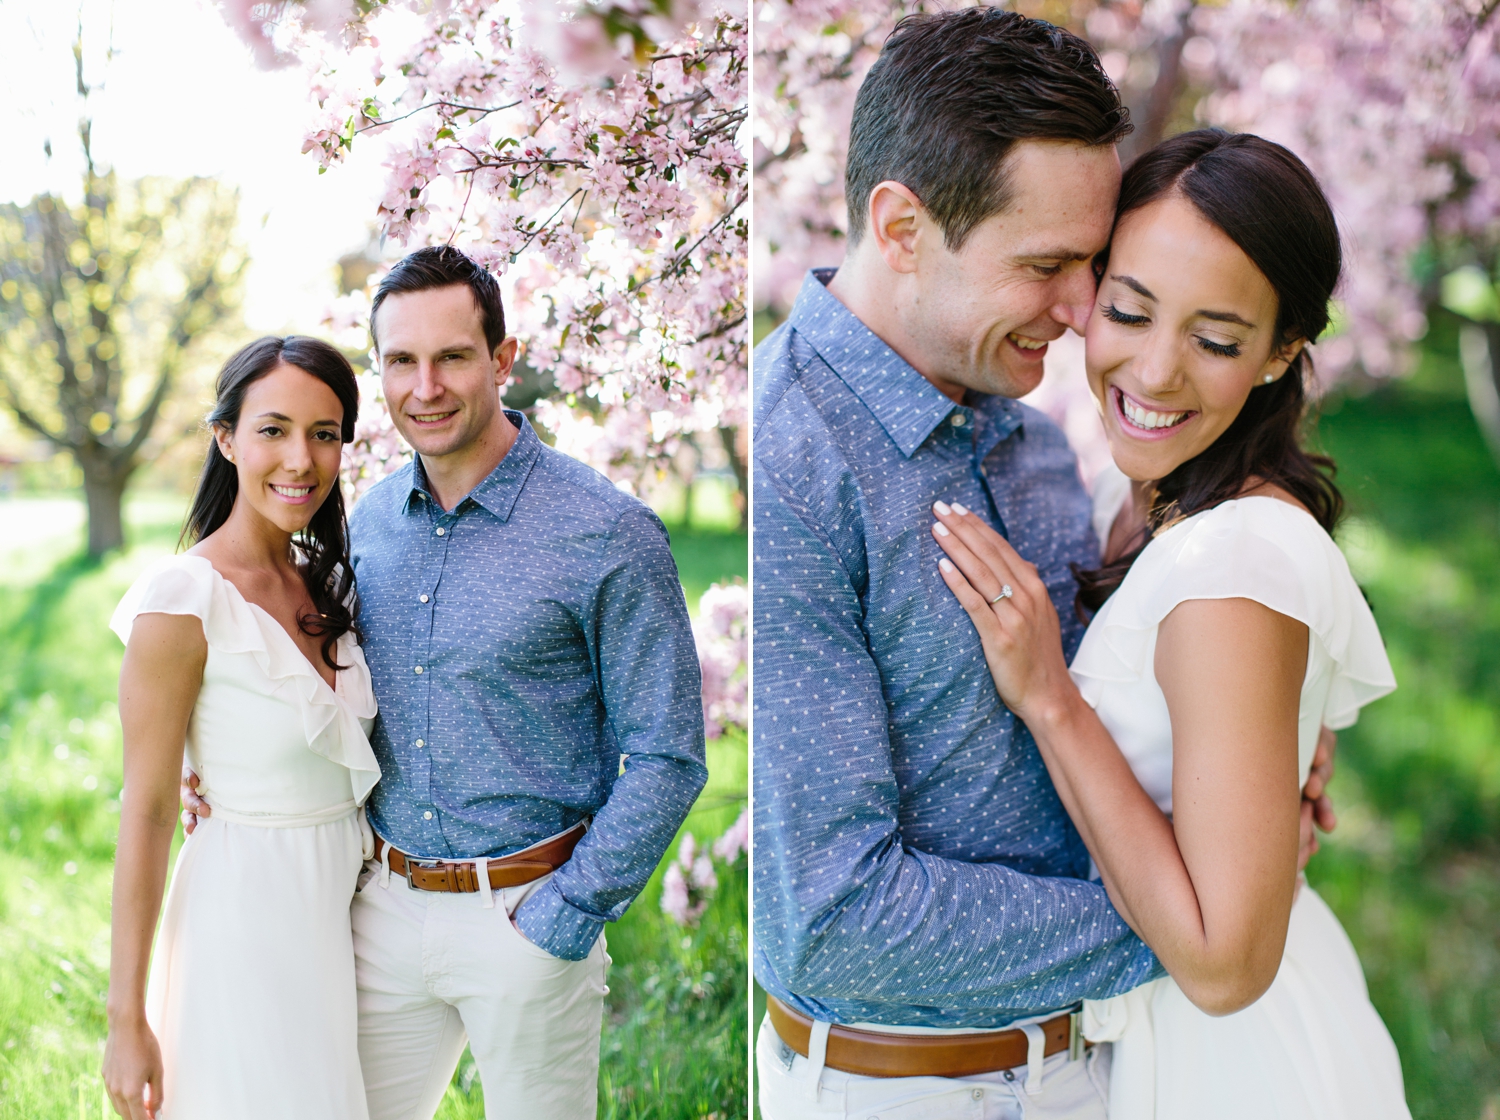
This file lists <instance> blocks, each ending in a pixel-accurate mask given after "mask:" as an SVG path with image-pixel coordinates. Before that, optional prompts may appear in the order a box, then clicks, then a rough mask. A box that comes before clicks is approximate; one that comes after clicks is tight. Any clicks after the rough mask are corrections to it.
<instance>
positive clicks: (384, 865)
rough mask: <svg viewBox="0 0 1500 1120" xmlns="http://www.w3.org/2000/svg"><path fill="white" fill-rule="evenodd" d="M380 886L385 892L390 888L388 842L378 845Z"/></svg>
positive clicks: (389, 848)
mask: <svg viewBox="0 0 1500 1120" xmlns="http://www.w3.org/2000/svg"><path fill="white" fill-rule="evenodd" d="M380 885H381V887H382V888H383V889H385V890H389V889H390V886H391V845H390V844H389V843H388V842H386V843H382V844H381V845H380Z"/></svg>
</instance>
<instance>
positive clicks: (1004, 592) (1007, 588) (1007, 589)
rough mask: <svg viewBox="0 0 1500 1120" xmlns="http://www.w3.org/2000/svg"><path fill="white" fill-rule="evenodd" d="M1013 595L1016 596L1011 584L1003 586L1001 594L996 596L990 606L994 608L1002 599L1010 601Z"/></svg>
mask: <svg viewBox="0 0 1500 1120" xmlns="http://www.w3.org/2000/svg"><path fill="white" fill-rule="evenodd" d="M1013 594H1015V592H1013V591H1011V589H1010V584H1008V583H1007V584H1003V585H1001V588H1000V594H998V595H996V596H995V597H994V598H993V599H991V600H990V606H992V607H993V606H994V605H995V604H996V603H998V602H999V601H1000V600H1001V599H1009V598H1010V597H1011V596H1012V595H1013Z"/></svg>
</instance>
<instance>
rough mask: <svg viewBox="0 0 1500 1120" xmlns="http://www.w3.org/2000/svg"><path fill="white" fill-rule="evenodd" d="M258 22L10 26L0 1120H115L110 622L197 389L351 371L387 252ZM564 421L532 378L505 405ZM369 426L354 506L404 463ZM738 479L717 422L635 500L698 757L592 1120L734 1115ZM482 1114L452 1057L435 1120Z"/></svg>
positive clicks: (179, 7)
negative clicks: (690, 674)
mask: <svg viewBox="0 0 1500 1120" xmlns="http://www.w3.org/2000/svg"><path fill="white" fill-rule="evenodd" d="M395 6H396V5H392V7H395ZM252 7H254V8H255V11H252V10H251V9H252ZM329 7H330V6H329V5H326V4H325V5H322V9H329ZM334 7H337V5H334ZM347 7H348V8H349V10H350V12H352V11H353V10H354V8H353V6H352V5H349V6H347ZM381 7H383V5H381V4H379V3H375V4H364V5H362V6H361V7H360V9H359V10H360V11H361V12H369V11H371V10H374V9H379V8H381ZM430 7H432V6H431V5H415V4H414V5H404V6H403V8H404V9H410V10H411V11H413V12H415V11H417V10H419V9H420V10H421V11H426V10H427V9H428V8H430ZM262 9H264V10H262ZM272 9H276V11H273V12H272V14H278V13H280V12H282V11H284V10H289V6H288V5H279V6H278V5H270V6H266V5H260V6H258V7H255V6H252V5H244V4H240V5H236V4H232V3H231V4H225V5H223V6H222V7H221V6H219V5H216V4H214V3H211V2H209V0H150V2H147V0H115V2H109V0H84V2H83V3H81V4H76V5H75V4H59V5H50V4H49V5H42V4H28V5H19V4H5V3H0V90H3V92H0V97H3V100H4V103H5V104H6V106H7V113H6V118H5V124H4V127H3V136H4V140H5V151H6V159H5V160H4V161H0V591H3V593H0V853H3V855H4V858H3V859H0V1118H10V1117H14V1118H17V1120H21V1118H25V1120H39V1118H52V1117H58V1118H62V1117H67V1118H69V1120H71V1118H74V1117H95V1116H101V1115H102V1116H109V1115H112V1112H111V1111H110V1109H109V1107H108V1105H107V1104H105V1103H104V1101H103V1097H102V1085H101V1083H100V1080H99V1076H98V1070H99V1063H100V1058H101V1055H102V1049H103V1040H104V1033H105V1021H104V993H105V988H106V985H107V983H108V976H107V962H108V952H109V891H110V881H111V870H112V863H113V858H114V843H115V833H116V827H117V821H118V813H119V797H120V793H121V763H120V729H119V722H118V717H117V714H116V710H115V698H116V677H117V674H118V671H119V664H120V657H121V653H122V648H121V646H120V644H119V642H118V640H117V639H116V638H115V637H114V636H113V635H112V634H110V633H109V631H108V630H107V628H106V622H107V620H108V618H109V615H110V613H111V611H112V610H113V607H114V604H115V603H116V602H117V601H118V599H119V597H120V595H121V594H122V593H123V592H124V590H125V589H126V588H127V587H128V586H129V585H130V583H131V582H132V580H133V579H134V578H135V576H136V574H137V573H139V572H140V571H141V570H142V569H143V568H144V567H145V566H146V565H147V564H148V563H150V562H151V561H152V560H153V559H155V558H157V557H159V556H161V555H163V554H166V553H170V552H172V551H174V550H175V549H176V548H177V547H178V536H179V532H180V530H181V527H182V518H183V514H184V512H185V509H186V504H187V501H188V498H189V497H190V495H191V491H192V487H193V485H194V483H195V481H196V475H197V471H198V469H199V466H200V465H201V461H202V458H201V457H202V455H203V451H204V448H205V447H206V439H207V436H206V433H205V432H204V430H203V426H202V418H203V416H204V415H205V414H206V412H207V410H208V407H209V404H210V402H211V399H212V385H213V378H214V376H215V374H216V373H217V371H218V368H219V366H220V365H221V364H222V362H223V361H224V359H225V358H226V357H227V356H228V355H229V354H230V353H232V352H233V351H234V350H235V349H236V348H238V347H239V346H240V345H242V344H243V343H245V342H247V341H249V340H251V339H253V338H256V337H259V336H261V335H264V334H288V333H308V334H313V335H318V336H320V337H325V338H332V339H333V340H335V341H336V342H337V343H338V344H339V345H340V346H341V347H343V348H344V349H345V352H346V353H347V355H348V356H349V357H350V359H351V361H353V362H354V363H355V364H356V367H357V368H365V367H367V365H368V361H367V351H368V339H367V337H366V335H365V333H364V331H363V319H362V316H361V315H360V314H359V308H360V306H361V303H360V301H361V299H365V298H367V295H366V293H367V292H368V289H369V286H370V284H371V280H372V277H378V275H379V273H380V270H381V269H382V268H383V267H384V266H386V265H388V264H389V263H391V262H393V261H394V260H395V259H397V258H398V257H399V256H400V255H401V254H402V252H403V251H404V250H403V248H402V246H401V245H400V244H398V243H395V242H391V241H389V240H387V241H384V242H383V241H382V237H381V233H382V230H381V227H380V225H379V222H378V208H379V205H380V201H381V199H382V196H383V195H384V193H385V191H386V189H387V182H386V179H387V171H388V169H387V168H386V167H385V166H384V161H385V160H386V159H387V149H386V146H385V145H384V144H383V143H381V142H378V141H377V142H367V143H363V144H361V145H359V146H350V147H349V148H348V149H347V150H345V151H343V152H342V154H341V159H340V160H339V161H338V162H337V163H336V165H333V166H328V167H324V166H322V165H321V163H320V161H319V160H318V159H317V158H315V156H310V155H306V154H303V150H302V149H303V143H304V137H305V135H307V133H308V131H309V125H308V122H309V120H311V118H312V114H313V113H314V111H315V110H316V109H317V106H316V105H315V104H314V99H313V98H312V96H311V95H310V93H309V84H310V80H311V79H310V75H315V74H316V72H317V69H316V67H312V68H311V69H310V68H309V67H308V66H307V65H303V64H299V63H298V62H297V60H295V59H293V60H291V64H283V65H271V66H265V65H258V64H257V57H258V56H257V50H258V49H259V48H258V45H257V42H256V41H255V38H254V36H255V34H256V33H257V27H258V26H259V25H256V24H254V23H253V22H247V21H251V17H252V16H254V15H255V13H256V12H259V13H260V15H264V14H265V12H266V11H271V10H272ZM322 9H320V10H322ZM226 16H227V17H228V18H227V19H226ZM247 28H248V30H247ZM421 30H423V28H421V27H416V28H415V30H413V32H412V34H413V35H414V36H415V35H416V34H417V33H418V32H419V31H421ZM335 38H336V37H335ZM335 45H336V43H335ZM317 46H318V48H319V50H320V51H321V52H322V54H321V55H320V60H319V61H320V63H323V62H326V61H327V55H328V54H329V53H330V51H331V48H328V47H327V44H325V43H323V42H322V41H321V40H319V41H318V42H317ZM265 61H266V60H265V58H264V57H263V54H262V56H260V62H261V63H265ZM272 61H273V62H281V63H287V62H288V60H287V59H284V58H281V59H273V60H272ZM387 88H389V87H387ZM325 172H326V173H325ZM502 286H503V287H504V289H505V291H506V298H507V310H508V311H510V310H512V307H513V296H512V290H511V286H510V283H509V281H508V280H502ZM351 308H352V309H353V310H352V311H351ZM742 317H743V315H742ZM534 361H536V362H537V366H543V363H542V362H541V361H540V360H539V359H534ZM371 388H372V386H371V384H369V383H367V384H366V385H365V390H366V395H367V396H368V395H370V392H369V391H370V389H371ZM561 395H562V394H561V393H560V391H559V390H558V388H557V386H556V384H555V383H554V380H553V378H552V375H551V371H550V370H549V369H548V368H545V367H544V366H543V368H535V367H533V366H530V365H528V366H526V367H524V368H523V369H522V370H521V371H520V377H519V379H518V381H517V382H515V383H513V384H512V385H511V386H510V387H508V389H507V393H506V403H507V405H508V406H510V407H513V408H522V409H523V410H525V411H527V412H528V413H531V414H535V413H536V411H537V405H538V402H545V401H547V400H549V399H552V398H558V397H560V396H561ZM378 412H379V409H378V407H376V408H375V409H374V411H373V412H372V414H371V416H369V417H366V418H365V421H366V422H365V423H364V424H363V426H362V439H363V442H362V444H361V446H360V448H359V449H358V452H359V454H358V456H357V458H358V459H359V470H358V471H356V472H354V473H356V474H358V473H360V472H364V474H363V477H360V478H358V479H354V478H352V477H351V482H358V484H359V488H362V486H363V485H364V484H365V483H367V482H368V481H370V477H369V473H368V472H369V471H370V470H371V469H375V470H377V472H378V471H383V470H386V469H390V468H392V467H394V466H396V465H398V464H399V463H400V462H401V461H402V460H403V458H404V455H405V449H404V447H402V446H401V445H400V444H399V441H396V440H395V439H394V437H393V436H392V435H390V433H389V432H388V431H385V432H381V431H379V430H378V429H379V428H380V425H379V423H378V421H379V415H378ZM540 431H541V434H542V435H543V438H545V439H548V440H549V441H550V440H551V439H552V438H553V437H554V433H552V432H550V431H549V430H547V429H546V428H545V427H542V428H541V429H540ZM372 433H373V434H372ZM743 456H744V447H743V441H742V439H740V438H739V434H738V430H737V429H736V428H734V427H727V428H720V427H715V426H713V424H712V423H710V424H708V425H707V426H704V427H702V428H701V430H697V431H692V432H687V433H684V434H683V435H682V436H681V438H678V439H675V440H673V441H672V442H671V445H670V447H669V448H668V449H666V450H665V451H660V450H659V453H658V454H657V455H656V456H655V457H654V458H653V459H652V460H651V462H650V463H649V465H648V467H647V468H645V469H637V470H635V472H634V473H633V474H632V475H631V477H630V480H629V481H628V483H627V484H629V485H633V486H635V488H636V489H637V491H638V492H640V493H641V494H642V496H643V497H645V498H647V500H649V501H650V502H651V504H652V505H653V506H654V507H655V508H656V509H657V510H658V512H659V513H660V515H661V516H662V518H663V520H664V521H665V522H666V523H667V526H668V528H669V530H670V533H671V538H672V546H673V551H674V554H675V555H676V558H677V563H678V568H679V571H680V574H681V577H682V582H683V587H684V591H685V593H686V596H687V601H688V605H689V608H690V610H691V611H692V613H693V615H694V625H695V630H696V632H697V634H698V638H699V645H700V654H701V656H702V660H703V667H704V671H705V677H706V679H708V680H709V682H710V685H711V687H710V689H708V690H706V698H705V705H706V708H707V709H708V714H709V717H710V722H711V730H712V731H713V732H714V737H713V738H712V739H711V740H710V743H709V762H710V774H711V776H710V781H709V786H708V788H707V789H706V790H705V792H704V794H703V796H702V797H701V798H700V800H699V802H698V805H697V806H696V807H695V809H694V810H693V813H692V815H691V816H690V818H689V820H688V823H687V825H686V826H685V828H684V830H683V834H682V836H681V837H680V840H679V843H678V844H674V846H673V848H672V850H671V853H670V855H669V858H668V859H667V860H664V861H663V865H662V867H661V868H660V869H659V870H658V872H657V875H656V876H655V877H654V878H653V880H652V882H651V884H650V886H649V887H648V888H647V890H646V892H645V893H644V895H643V896H642V897H641V898H640V899H638V900H637V902H636V903H635V904H634V905H633V906H632V908H631V909H630V911H629V912H628V913H627V915H626V916H625V918H624V919H623V920H622V921H621V922H619V923H617V924H615V925H613V926H611V927H610V930H609V939H610V952H611V954H612V956H613V957H614V961H615V964H614V968H613V971H612V973H611V977H610V989H611V990H610V995H609V1003H608V1014H607V1018H606V1025H605V1032H604V1041H603V1048H604V1061H603V1066H602V1072H601V1085H600V1115H601V1116H602V1117H645V1116H651V1117H692V1118H698V1117H705V1116H722V1117H727V1116H730V1115H740V1114H743V1111H744V1103H743V1102H744V1100H745V1093H746V1081H745V1077H746V1075H745V1057H744V1056H745V1053H746V1038H747V1036H746V1029H745V1024H746V1017H745V990H746V984H747V975H746V969H745V925H746V908H747V890H746V885H745V884H746V876H745V868H746V862H747V857H746V856H745V854H744V851H743V839H742V837H743V824H742V822H741V823H740V825H739V827H738V828H737V827H736V824H737V822H740V821H741V814H742V811H743V809H744V805H745V797H746V788H747V766H748V762H747V755H748V747H747V741H746V736H745V730H744V712H743V707H744V700H743V697H744V667H743V662H744V646H745V641H746V635H745V627H744V613H745V605H746V603H745V592H744V577H745V575H746V570H747V537H746V533H745V528H744V523H743V508H744V502H743V498H742V496H741V491H742V485H741V481H740V480H741V478H742V477H743V475H742V467H741V462H742V460H743ZM179 842H180V831H179ZM174 852H175V847H174ZM482 1115H483V1091H482V1087H481V1086H480V1084H479V1082H478V1079H477V1077H476V1070H475V1068H474V1066H473V1063H472V1062H471V1061H470V1060H469V1058H468V1055H467V1054H466V1055H465V1057H464V1060H463V1061H462V1063H461V1064H460V1067H459V1070H458V1072H457V1074H456V1076H455V1078H454V1082H453V1085H452V1086H451V1088H450V1090H449V1093H448V1096H447V1098H446V1099H445V1101H444V1104H443V1107H442V1110H441V1111H440V1113H439V1116H441V1117H444V1118H447V1120H454V1118H458V1117H480V1116H482Z"/></svg>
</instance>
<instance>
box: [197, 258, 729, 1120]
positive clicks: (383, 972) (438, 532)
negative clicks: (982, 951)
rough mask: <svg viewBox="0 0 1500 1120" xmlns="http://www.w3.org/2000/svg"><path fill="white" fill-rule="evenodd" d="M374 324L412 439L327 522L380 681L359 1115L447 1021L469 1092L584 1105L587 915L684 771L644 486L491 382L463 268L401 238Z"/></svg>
mask: <svg viewBox="0 0 1500 1120" xmlns="http://www.w3.org/2000/svg"><path fill="white" fill-rule="evenodd" d="M371 334H372V336H373V338H374V341H375V349H376V353H377V355H378V358H379V362H380V375H381V385H382V388H383V390H384V394H385V400H386V404H387V405H388V406H389V408H390V413H391V418H392V420H393V422H394V423H395V425H396V428H397V430H398V431H399V432H400V433H401V435H402V437H403V438H404V439H405V440H406V441H407V442H408V443H409V444H411V446H412V447H413V448H415V449H416V451H417V458H416V461H415V462H413V463H412V464H410V465H409V466H407V467H404V468H402V469H401V470H399V471H397V472H396V473H395V474H393V475H392V476H390V477H389V478H387V479H385V480H383V481H382V482H380V483H379V484H377V485H376V486H375V487H373V488H372V489H371V490H370V491H369V492H368V493H367V494H366V495H365V496H364V497H363V498H362V499H361V500H360V502H359V505H358V506H357V507H356V509H355V512H354V514H353V517H352V518H351V526H350V529H351V540H352V554H353V558H354V566H355V573H356V576H357V579H358V590H359V595H360V599H361V602H362V612H361V615H360V624H361V626H362V627H363V630H364V650H365V655H366V658H367V660H368V661H369V665H370V672H371V676H372V678H373V682H374V687H375V695H376V698H377V700H378V701H379V703H380V715H379V719H378V721H377V723H376V725H375V731H374V734H373V735H372V739H371V741H372V744H373V746H374V749H375V754H376V757H377V758H378V759H379V762H380V768H381V774H382V777H381V782H380V784H379V785H378V786H377V787H376V792H375V793H374V794H373V795H372V796H371V798H370V802H369V805H368V806H367V810H368V817H369V821H370V824H371V826H372V827H373V829H374V833H375V840H374V850H375V856H376V858H375V859H373V860H371V861H370V862H368V863H367V864H366V870H365V874H364V875H363V876H362V881H361V888H360V892H359V893H358V894H357V895H356V896H355V899H354V904H353V911H352V922H353V928H354V945H355V956H356V966H357V973H358V984H359V1013H360V1015H359V1017H360V1039H359V1042H360V1060H361V1065H362V1066H363V1070H364V1080H365V1089H366V1093H367V1095H368V1098H369V1105H370V1116H371V1117H372V1120H396V1118H400V1120H408V1118H411V1117H431V1116H432V1115H433V1114H434V1113H435V1112H436V1110H437V1107H438V1104H439V1102H440V1101H441V1099H442V1096H443V1093H444V1091H445V1090H446V1088H447V1086H448V1083H449V1081H450V1079H451V1078H452V1075H453V1070H454V1067H455V1066H456V1065H457V1063H458V1058H459V1055H460V1054H461V1052H462V1051H463V1048H464V1044H465V1042H466V1041H467V1042H468V1044H469V1046H470V1049H471V1051H472V1053H473V1055H474V1059H475V1062H476V1063H477V1065H478V1067H479V1072H480V1076H481V1078H482V1079H483V1083H484V1089H485V1104H486V1112H487V1115H489V1116H490V1117H501V1116H505V1117H527V1118H528V1120H529V1118H532V1117H536V1118H552V1117H556V1118H573V1117H592V1116H593V1115H594V1112H595V1101H596V1095H597V1088H596V1084H595V1083H596V1080H597V1074H598V1066H599V1032H600V1025H601V1021H602V1015H603V997H604V992H605V986H604V981H605V970H606V967H607V965H608V962H609V958H608V956H607V954H606V953H605V946H604V937H603V934H602V930H603V927H604V923H605V922H607V921H612V920H614V919H617V918H619V917H620V915H621V914H623V913H624V911H625V909H626V908H627V907H628V906H629V905H630V903H631V901H632V900H633V899H634V898H635V896H636V895H637V894H638V893H639V892H640V890H641V888H642V887H644V886H645V885H646V881H647V879H649V877H650V875H651V872H652V870H653V869H654V868H655V867H656V864H657V862H658V861H659V860H660V858H661V856H662V854H663V852H664V851H665V850H666V847H667V845H668V844H669V843H670V842H671V840H672V837H673V836H674V834H675V833H676V831H677V829H678V827H679V826H680V825H681V824H682V821H683V819H684V818H685V817H686V815H687V812H688V808H689V807H690V806H691V804H692V802H693V800H694V799H695V798H696V797H697V795H698V792H699V791H700V790H701V789H702V787H703V783H704V781H705V780H706V777H707V771H706V769H705V767H704V761H703V759H704V747H703V714H702V702H701V698H700V697H701V683H700V679H699V671H698V662H697V655H696V650H695V647H694V644H693V637H692V631H691V629H690V626H689V622H688V616H687V609H686V606H685V604H684V602H683V596H682V587H681V584H680V583H679V581H678V577H677V569H676V566H675V564H674V563H673V560H672V554H671V552H670V550H669V548H668V545H667V535H666V531H665V529H664V528H663V527H662V524H661V522H660V521H659V520H658V519H657V518H656V516H655V515H654V514H653V513H652V512H651V511H650V510H649V509H648V508H647V507H646V506H645V505H643V504H642V503H641V502H639V501H637V500H636V499H635V498H632V497H630V496H628V495H626V494H624V493H622V492H621V491H619V490H617V489H616V488H615V487H614V486H613V485H612V484H611V483H610V482H609V481H608V480H607V479H605V478H604V477H602V476H601V475H599V474H598V473H597V472H595V471H593V470H592V469H590V468H589V467H586V466H584V465H583V464H581V463H578V462H576V461H575V460H573V459H570V458H569V457H567V456H566V455H563V454H561V453H559V452H556V451H554V450H552V449H551V448H549V447H547V446H546V445H545V444H543V443H542V441H541V440H540V439H539V438H538V437H537V434H536V432H535V431H533V429H532V427H531V425H530V423H529V422H528V421H527V419H526V417H525V416H524V415H522V414H521V413H519V412H511V411H507V410H504V409H502V408H501V407H500V401H499V388H500V386H502V385H503V384H504V383H505V381H506V379H507V377H508V376H509V374H510V370H511V367H512V365H513V363H514V361H515V358H516V351H517V342H516V340H515V339H514V338H508V337H506V334H505V321H504V312H503V309H502V307H501V302H500V292H499V286H498V285H497V284H496V282H495V280H494V278H493V277H491V276H490V275H489V274H488V273H487V272H486V271H485V270H484V269H482V268H481V267H479V266H478V265H477V264H475V263H474V262H473V261H471V260H470V259H469V258H468V257H466V256H465V255H464V254H463V253H461V252H459V251H458V250H456V249H453V248H451V247H438V248H428V249H420V250H418V251H416V252H414V253H412V254H411V255H409V256H408V257H406V258H405V259H404V260H402V261H401V262H400V263H399V264H397V265H396V266H395V268H393V269H392V270H391V272H390V273H389V274H388V275H387V276H386V278H385V279H384V280H383V281H382V282H381V284H380V287H379V289H378V290H377V292H376V295H375V299H374V302H373V306H372V310H371ZM622 758H623V762H622ZM185 800H187V801H188V805H189V808H191V809H195V810H196V811H198V812H200V813H207V812H208V809H207V808H206V807H203V806H202V802H201V801H198V800H197V799H196V797H195V796H187V797H185ZM590 822H592V823H590ZM289 1013H291V1009H289Z"/></svg>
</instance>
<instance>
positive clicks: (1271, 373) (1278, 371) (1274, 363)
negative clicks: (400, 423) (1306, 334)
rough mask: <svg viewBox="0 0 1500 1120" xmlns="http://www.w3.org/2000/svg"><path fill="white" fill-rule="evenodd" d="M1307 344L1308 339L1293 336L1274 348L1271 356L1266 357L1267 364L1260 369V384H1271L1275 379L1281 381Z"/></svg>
mask: <svg viewBox="0 0 1500 1120" xmlns="http://www.w3.org/2000/svg"><path fill="white" fill-rule="evenodd" d="M1306 345H1307V339H1305V338H1292V339H1288V340H1287V341H1286V342H1284V343H1282V344H1281V345H1280V346H1278V347H1277V348H1276V349H1274V350H1272V351H1271V356H1270V357H1269V358H1267V359H1266V364H1265V365H1263V366H1262V367H1261V369H1260V378H1259V384H1264V385H1269V384H1270V383H1271V382H1273V381H1279V380H1280V379H1281V376H1282V375H1283V374H1284V373H1286V370H1287V367H1288V366H1289V365H1291V364H1292V363H1293V362H1294V361H1296V360H1297V355H1298V354H1300V353H1302V348H1303V347H1304V346H1306Z"/></svg>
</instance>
